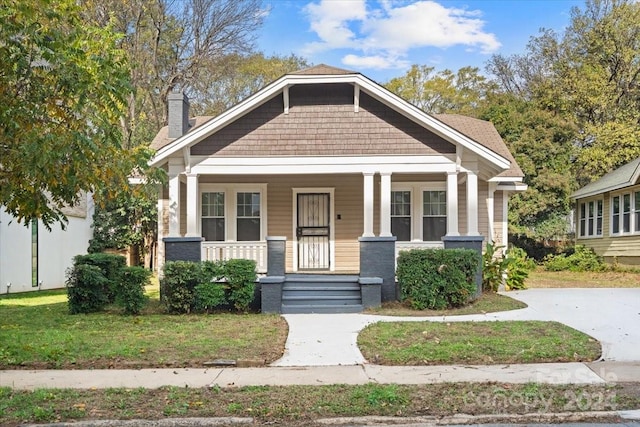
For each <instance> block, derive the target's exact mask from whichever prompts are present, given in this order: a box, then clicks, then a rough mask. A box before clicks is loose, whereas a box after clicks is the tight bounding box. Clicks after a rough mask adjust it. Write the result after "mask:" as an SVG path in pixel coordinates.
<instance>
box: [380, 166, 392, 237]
mask: <svg viewBox="0 0 640 427" xmlns="http://www.w3.org/2000/svg"><path fill="white" fill-rule="evenodd" d="M380 236H381V237H388V236H391V172H381V173H380Z"/></svg>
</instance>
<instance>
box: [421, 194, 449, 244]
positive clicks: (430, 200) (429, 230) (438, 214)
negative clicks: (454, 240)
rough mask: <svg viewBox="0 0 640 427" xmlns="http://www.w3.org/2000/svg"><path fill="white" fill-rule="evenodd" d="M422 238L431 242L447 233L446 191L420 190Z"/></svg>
mask: <svg viewBox="0 0 640 427" xmlns="http://www.w3.org/2000/svg"><path fill="white" fill-rule="evenodd" d="M422 206H423V208H422V240H424V241H425V242H432V241H436V240H440V239H441V238H442V236H444V235H445V234H447V193H446V192H445V191H442V190H436V191H432V190H428V191H423V192H422Z"/></svg>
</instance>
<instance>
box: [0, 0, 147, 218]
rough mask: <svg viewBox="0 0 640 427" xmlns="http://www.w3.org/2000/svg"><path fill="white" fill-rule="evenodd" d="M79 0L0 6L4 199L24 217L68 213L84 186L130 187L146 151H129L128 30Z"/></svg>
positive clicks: (0, 183)
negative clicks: (88, 15)
mask: <svg viewBox="0 0 640 427" xmlns="http://www.w3.org/2000/svg"><path fill="white" fill-rule="evenodd" d="M79 12H80V11H79V7H78V6H77V4H76V2H75V1H73V0H21V1H9V2H8V3H7V2H5V4H4V5H3V6H2V7H1V8H0V57H2V58H3V60H2V61H0V204H1V205H2V206H3V208H4V209H5V210H6V211H7V212H8V213H9V214H11V215H12V216H13V217H15V218H16V220H17V221H18V222H23V223H28V222H30V221H31V220H33V219H41V220H42V222H43V223H44V225H45V226H47V227H51V225H52V224H54V223H56V222H60V223H62V224H63V225H64V223H65V221H66V217H65V215H64V213H63V211H62V209H63V208H64V207H65V206H68V205H73V204H75V203H76V202H77V200H78V198H79V196H80V194H81V193H83V192H87V191H96V190H98V189H101V188H110V189H113V188H118V187H122V186H124V185H126V182H127V178H128V176H129V174H130V173H131V172H132V171H134V170H138V171H142V170H144V168H145V167H146V164H147V160H148V159H149V153H148V152H147V151H146V150H142V149H140V150H133V151H128V150H124V149H123V147H122V146H121V139H122V134H121V132H120V126H119V120H120V118H121V116H122V114H123V109H124V106H125V105H126V97H127V95H128V94H129V93H130V92H131V88H130V85H129V70H128V67H127V63H126V58H125V55H124V52H123V51H122V50H121V49H120V48H119V37H118V36H117V34H115V33H114V32H113V31H111V29H110V28H99V27H95V26H91V25H87V24H86V23H84V22H82V20H81V19H80V13H79Z"/></svg>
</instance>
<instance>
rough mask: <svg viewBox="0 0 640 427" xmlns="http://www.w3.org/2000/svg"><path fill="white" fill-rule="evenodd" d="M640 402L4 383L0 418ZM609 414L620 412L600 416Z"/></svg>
mask: <svg viewBox="0 0 640 427" xmlns="http://www.w3.org/2000/svg"><path fill="white" fill-rule="evenodd" d="M639 406H640V388H638V387H637V386H635V387H634V386H633V385H632V384H623V385H616V386H602V385H591V386H584V385H566V386H565V385H548V384H510V385H503V384H499V383H489V384H473V383H458V384H450V383H449V384H446V383H445V384H429V385H422V386H410V385H395V384H367V385H354V386H349V385H322V386H290V387H243V388H215V387H214V388H199V389H192V388H184V387H162V388H159V389H149V390H145V389H139V388H138V389H107V390H56V389H41V390H35V391H19V390H11V389H9V388H0V425H2V426H5V425H6V426H15V425H20V424H23V423H46V422H64V421H74V420H99V419H112V420H113V419H116V420H125V419H132V418H135V419H149V420H156V419H166V418H168V417H182V418H186V417H251V418H253V419H255V423H253V424H252V425H285V426H310V425H319V424H314V421H315V420H317V419H318V418H325V417H356V416H376V415H378V416H392V417H415V416H432V417H437V418H441V417H445V416H454V415H459V414H505V413H509V414H532V413H538V414H544V413H547V414H548V413H554V412H574V413H576V415H575V416H579V412H583V411H611V410H624V409H636V408H638V407H639ZM587 420H589V419H587ZM606 421H615V420H614V419H608V420H600V422H606ZM433 422H436V420H434V421H433ZM503 422H504V421H503ZM357 424H361V423H357Z"/></svg>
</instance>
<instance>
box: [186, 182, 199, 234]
mask: <svg viewBox="0 0 640 427" xmlns="http://www.w3.org/2000/svg"><path fill="white" fill-rule="evenodd" d="M187 236H188V237H198V236H200V234H199V233H198V174H195V173H189V174H187Z"/></svg>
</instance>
